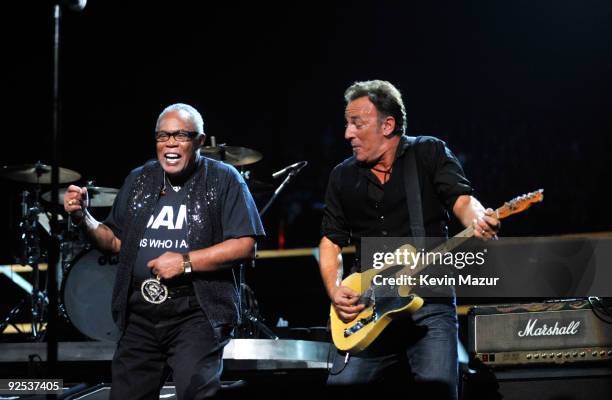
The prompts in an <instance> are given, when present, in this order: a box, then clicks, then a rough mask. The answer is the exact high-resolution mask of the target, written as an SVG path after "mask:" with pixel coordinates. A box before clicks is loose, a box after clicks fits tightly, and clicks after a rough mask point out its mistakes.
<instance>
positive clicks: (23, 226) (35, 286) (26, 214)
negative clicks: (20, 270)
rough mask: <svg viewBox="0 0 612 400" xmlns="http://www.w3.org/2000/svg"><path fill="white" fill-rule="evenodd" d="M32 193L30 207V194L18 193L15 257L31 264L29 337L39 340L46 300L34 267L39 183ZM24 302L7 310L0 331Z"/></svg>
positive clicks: (37, 249) (37, 253)
mask: <svg viewBox="0 0 612 400" xmlns="http://www.w3.org/2000/svg"><path fill="white" fill-rule="evenodd" d="M35 193H36V197H35V199H34V202H33V203H32V206H31V207H30V206H29V202H28V200H29V197H30V196H31V194H30V192H28V191H27V190H24V191H23V192H22V193H21V213H22V221H21V222H20V224H19V230H20V233H21V242H20V243H21V248H20V252H19V253H20V254H19V257H18V258H19V262H20V263H21V264H24V265H30V266H31V267H32V292H31V293H30V306H31V307H30V313H31V316H32V319H31V323H32V331H31V339H32V340H40V339H42V332H41V329H40V328H41V326H42V323H43V320H44V314H45V307H46V303H48V298H47V296H46V293H45V292H44V291H41V290H40V270H39V268H38V263H39V261H40V259H41V251H40V248H41V247H40V235H39V232H38V230H39V223H38V214H40V213H41V212H42V208H41V206H40V203H39V202H38V195H39V193H40V185H37V187H36V190H35ZM25 304H26V301H25V300H21V301H20V302H19V303H18V304H17V305H16V306H15V307H13V308H12V309H11V310H10V311H9V312H8V314H7V316H6V317H5V318H4V320H3V321H2V322H0V332H3V331H4V330H5V329H6V327H7V326H8V325H11V324H14V320H15V318H17V316H19V315H20V314H21V312H22V311H23V310H22V307H24V306H25Z"/></svg>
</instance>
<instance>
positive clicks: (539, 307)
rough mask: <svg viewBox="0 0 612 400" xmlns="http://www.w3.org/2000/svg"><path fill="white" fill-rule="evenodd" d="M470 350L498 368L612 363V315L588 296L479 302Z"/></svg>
mask: <svg viewBox="0 0 612 400" xmlns="http://www.w3.org/2000/svg"><path fill="white" fill-rule="evenodd" d="M468 324H469V325H468V332H469V351H470V354H471V355H472V356H473V357H476V358H477V359H479V360H481V361H482V362H483V363H484V364H487V365H490V366H493V367H503V366H510V365H530V364H563V363H585V362H596V363H602V362H608V363H611V362H612V318H611V317H610V311H608V309H601V310H598V309H597V308H596V309H592V308H591V304H590V303H589V301H587V300H573V301H555V302H545V303H531V304H511V305H495V306H476V307H473V308H472V309H471V311H470V312H469V314H468Z"/></svg>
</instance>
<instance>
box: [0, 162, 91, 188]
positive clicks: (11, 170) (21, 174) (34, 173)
mask: <svg viewBox="0 0 612 400" xmlns="http://www.w3.org/2000/svg"><path fill="white" fill-rule="evenodd" d="M0 176H2V177H3V178H7V179H10V180H13V181H18V182H26V183H40V184H43V185H48V184H50V183H51V166H50V165H45V164H40V163H37V164H21V165H4V166H2V167H1V168H0ZM79 179H81V174H79V173H78V172H76V171H73V170H71V169H68V168H62V167H59V183H70V182H74V181H78V180H79Z"/></svg>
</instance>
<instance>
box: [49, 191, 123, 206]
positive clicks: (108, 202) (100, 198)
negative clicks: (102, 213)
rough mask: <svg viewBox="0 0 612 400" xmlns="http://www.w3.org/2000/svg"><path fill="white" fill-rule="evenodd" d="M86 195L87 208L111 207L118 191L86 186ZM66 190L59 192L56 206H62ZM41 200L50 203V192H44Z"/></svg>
mask: <svg viewBox="0 0 612 400" xmlns="http://www.w3.org/2000/svg"><path fill="white" fill-rule="evenodd" d="M86 187H87V195H88V196H89V207H111V206H112V205H113V202H114V201H115V197H117V193H119V189H115V188H109V187H101V186H86ZM66 190H67V189H66V188H63V189H60V190H59V198H58V200H57V203H58V204H64V193H66ZM42 198H43V199H44V200H46V201H49V202H50V201H51V192H45V193H43V195H42Z"/></svg>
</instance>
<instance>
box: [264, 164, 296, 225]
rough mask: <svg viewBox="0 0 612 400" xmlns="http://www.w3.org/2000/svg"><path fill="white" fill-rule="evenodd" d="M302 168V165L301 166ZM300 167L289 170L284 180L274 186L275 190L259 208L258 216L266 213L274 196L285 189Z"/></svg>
mask: <svg viewBox="0 0 612 400" xmlns="http://www.w3.org/2000/svg"><path fill="white" fill-rule="evenodd" d="M302 168H303V167H302ZM302 168H296V169H293V170H291V172H289V173H288V174H287V177H286V178H285V180H284V181H283V183H281V184H280V185H279V187H278V188H276V190H275V191H274V194H273V195H272V197H271V198H270V200H268V203H266V205H265V206H264V207H263V208H262V209H261V211H260V212H259V216H260V217H263V216H264V214H265V213H266V211H268V209H269V208H270V206H271V205H272V203H274V200H276V198H277V197H278V195H279V194H280V193H281V192H282V191H283V190H284V189H285V187H286V186H287V185H288V184H289V182H291V180H292V179H293V178H294V177H295V176H296V175H297V174H299V173H300V171H301V170H302Z"/></svg>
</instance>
